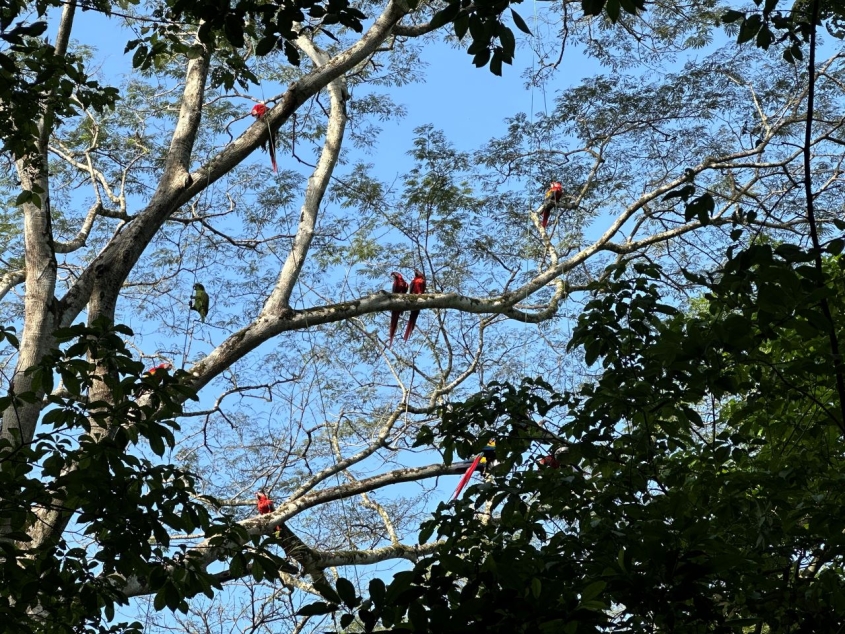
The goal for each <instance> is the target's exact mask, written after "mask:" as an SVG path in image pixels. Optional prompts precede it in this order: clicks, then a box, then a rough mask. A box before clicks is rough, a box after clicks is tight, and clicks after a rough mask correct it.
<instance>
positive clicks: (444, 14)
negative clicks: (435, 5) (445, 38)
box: [430, 2, 461, 29]
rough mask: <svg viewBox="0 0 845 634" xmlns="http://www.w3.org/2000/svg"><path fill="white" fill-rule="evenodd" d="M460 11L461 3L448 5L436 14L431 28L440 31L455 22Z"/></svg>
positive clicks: (432, 19)
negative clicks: (445, 25) (444, 26)
mask: <svg viewBox="0 0 845 634" xmlns="http://www.w3.org/2000/svg"><path fill="white" fill-rule="evenodd" d="M460 10H461V4H460V2H452V3H451V4H448V5H446V7H445V8H443V9H441V10H440V11H438V12H437V13H435V14H434V16H433V17H432V18H431V24H430V26H431V28H432V29H439V28H440V27H441V26H443V25H444V24H449V23H450V22H452V21H454V20H455V18H457V17H458V13H459V12H460Z"/></svg>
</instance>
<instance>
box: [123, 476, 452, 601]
mask: <svg viewBox="0 0 845 634" xmlns="http://www.w3.org/2000/svg"><path fill="white" fill-rule="evenodd" d="M465 469H466V464H464V463H456V464H452V465H448V466H447V465H443V464H435V465H429V466H426V467H410V468H407V469H397V470H396V471H390V472H388V473H383V474H381V475H377V476H374V477H372V478H366V479H364V480H359V481H356V482H350V483H347V484H341V485H338V486H335V487H331V488H328V489H323V490H321V491H316V492H314V493H310V494H308V495H305V496H302V497H301V498H298V499H296V500H291V501H288V502H285V503H283V504H281V505H280V506H279V507H278V508H277V510H276V511H275V512H273V513H268V514H266V515H259V516H258V517H252V518H249V519H246V520H242V521H241V522H240V524H241V526H243V527H244V528H245V529H246V530H247V531H248V532H249V534H250V535H260V534H269V533H272V532H273V531H274V529H275V527H276V526H277V525H279V524H282V523H284V522H287V521H289V520H291V519H292V518H293V517H295V516H297V515H298V514H300V513H302V512H303V511H306V510H308V509H310V508H313V507H315V506H319V505H321V504H326V503H327V502H334V501H336V500H341V499H345V498H348V497H352V496H355V495H360V494H361V493H366V492H367V491H374V490H376V489H380V488H382V487H385V486H390V485H392V484H398V483H400V482H415V481H418V480H425V479H427V478H433V477H437V476H441V475H447V474H453V475H455V474H459V473H462V472H463V471H464V470H465ZM233 546H234V547H237V546H238V545H237V544H226V545H224V546H212V545H211V543H210V542H209V541H207V540H206V541H203V542H201V543H199V544H197V545H196V546H194V547H193V548H191V549H189V550H188V552H187V553H186V556H190V557H192V558H194V561H197V562H200V563H201V564H202V565H203V566H208V565H209V564H211V563H213V562H215V561H217V560H218V558H220V557H225V556H226V553H227V549H228V548H231V547H233ZM392 548H393V550H392V552H394V553H397V554H395V555H394V557H395V556H399V554H398V553H400V552H401V548H397V547H395V546H394V547H392ZM385 550H386V551H387V549H385ZM321 567H323V566H321ZM244 575H246V572H244ZM227 578H231V577H230V576H228V575H227ZM122 590H123V592H124V594H125V595H126V596H127V597H133V596H140V595H143V594H148V593H149V592H150V589H149V588H148V587H147V586H146V584H145V583H143V581H141V580H139V579H135V578H133V579H129V580H127V581H126V583H125V585H124V587H123V588H122Z"/></svg>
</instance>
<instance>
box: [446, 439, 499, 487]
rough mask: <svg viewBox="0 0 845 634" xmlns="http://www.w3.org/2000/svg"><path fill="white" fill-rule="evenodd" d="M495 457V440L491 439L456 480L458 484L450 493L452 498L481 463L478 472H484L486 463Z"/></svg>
mask: <svg viewBox="0 0 845 634" xmlns="http://www.w3.org/2000/svg"><path fill="white" fill-rule="evenodd" d="M495 458H496V441H495V440H491V441H490V442H488V443H487V446H486V447H485V448H484V450H483V451H482V452H481V453H480V454H478V455H477V456H476V457H475V459H474V460H473V461H472V464H470V465H469V469H467V470H466V473H464V475H463V476H461V479H460V480H459V481H458V486H457V487H455V492H454V493H453V494H452V499H453V500H454V499H456V498H457V497H458V496H459V495H460V493H461V491H463V488H464V487H465V486H466V484H467V482H469V479H470V478H471V477H472V474H473V473H475V470H476V469H477V468H478V466H479V465H481V469H479V473H484V472H485V471H486V470H487V465H492V463H493V460H494V459H495Z"/></svg>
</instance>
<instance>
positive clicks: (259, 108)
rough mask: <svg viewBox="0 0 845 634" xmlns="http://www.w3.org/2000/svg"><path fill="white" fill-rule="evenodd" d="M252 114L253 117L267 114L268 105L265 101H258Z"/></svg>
mask: <svg viewBox="0 0 845 634" xmlns="http://www.w3.org/2000/svg"><path fill="white" fill-rule="evenodd" d="M250 114H251V115H252V116H253V117H258V118H259V119H260V118H261V117H263V116H264V115H265V114H267V106H265V105H264V104H263V103H257V104H255V105H254V106H253V107H252V112H250Z"/></svg>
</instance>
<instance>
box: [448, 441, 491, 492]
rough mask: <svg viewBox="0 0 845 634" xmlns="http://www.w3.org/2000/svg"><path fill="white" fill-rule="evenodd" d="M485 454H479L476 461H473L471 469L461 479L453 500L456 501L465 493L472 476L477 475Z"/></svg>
mask: <svg viewBox="0 0 845 634" xmlns="http://www.w3.org/2000/svg"><path fill="white" fill-rule="evenodd" d="M483 455H484V454H483V453H480V454H478V455H477V456H476V457H475V460H473V461H472V464H471V465H470V466H469V469H467V470H466V473H464V475H463V476H462V477H461V479H460V481H459V482H458V486H457V488H455V492H454V493H453V494H452V499H453V500H454V499H456V498H457V497H458V496H459V495H460V494H461V491H463V488H464V487H465V486H466V484H467V482H469V479H470V478H471V477H472V474H473V473H475V469H476V467H478V463H479V462H481V457H482V456H483Z"/></svg>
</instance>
